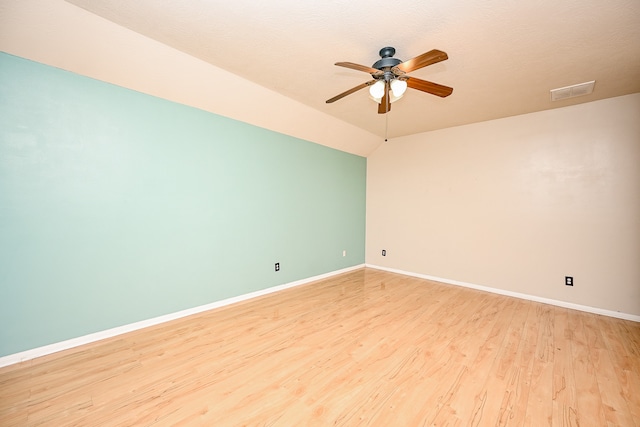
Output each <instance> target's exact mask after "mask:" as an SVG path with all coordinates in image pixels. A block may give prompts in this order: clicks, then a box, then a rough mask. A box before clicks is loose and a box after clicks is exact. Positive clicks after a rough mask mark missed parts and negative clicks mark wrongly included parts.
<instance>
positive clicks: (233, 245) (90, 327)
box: [0, 53, 366, 356]
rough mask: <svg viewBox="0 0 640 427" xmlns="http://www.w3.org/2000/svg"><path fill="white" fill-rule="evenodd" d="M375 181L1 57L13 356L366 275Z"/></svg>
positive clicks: (329, 152)
mask: <svg viewBox="0 0 640 427" xmlns="http://www.w3.org/2000/svg"><path fill="white" fill-rule="evenodd" d="M281 114H285V115H286V114H287V112H286V111H282V112H281ZM365 179H366V159H365V158H363V157H359V156H356V155H352V154H348V153H344V152H341V151H338V150H334V149H331V148H327V147H324V146H321V145H318V144H314V143H311V142H308V141H303V140H300V139H296V138H293V137H290V136H286V135H282V134H279V133H276V132H272V131H269V130H265V129H262V128H258V127H255V126H252V125H248V124H246V123H242V122H238V121H235V120H232V119H228V118H224V117H220V116H217V115H214V114H211V113H208V112H205V111H202V110H198V109H195V108H191V107H187V106H184V105H180V104H177V103H173V102H169V101H166V100H162V99H159V98H155V97H152V96H148V95H145V94H141V93H138V92H135V91H132V90H128V89H124V88H121V87H118V86H114V85H111V84H107V83H103V82H100V81H96V80H93V79H90V78H86V77H83V76H79V75H76V74H73V73H70V72H66V71H63V70H59V69H56V68H52V67H49V66H46V65H42V64H38V63H35V62H31V61H28V60H25V59H21V58H18V57H14V56H11V55H7V54H4V53H0V356H5V355H9V354H14V353H18V352H20V351H24V350H28V349H33V348H37V347H40V346H44V345H47V344H52V343H56V342H60V341H63V340H66V339H70V338H74V337H79V336H83V335H86V334H89V333H93V332H98V331H102V330H106V329H109V328H113V327H117V326H122V325H125V324H129V323H133V322H136V321H140V320H144V319H149V318H153V317H156V316H160V315H164V314H168V313H173V312H176V311H180V310H184V309H187V308H192V307H197V306H200V305H203V304H208V303H211V302H214V301H219V300H222V299H225V298H229V297H233V296H238V295H242V294H246V293H248V292H252V291H256V290H260V289H264V288H268V287H272V286H275V285H279V284H283V283H289V282H292V281H296V280H300V279H304V278H308V277H312V276H315V275H319V274H323V273H327V272H331V271H335V270H339V269H342V268H346V267H349V266H354V265H358V264H362V263H364V247H365V244H364V243H365ZM343 250H346V251H347V256H346V257H343V256H342V251H343ZM275 262H280V265H281V271H280V272H278V273H276V272H275V271H274V263H275Z"/></svg>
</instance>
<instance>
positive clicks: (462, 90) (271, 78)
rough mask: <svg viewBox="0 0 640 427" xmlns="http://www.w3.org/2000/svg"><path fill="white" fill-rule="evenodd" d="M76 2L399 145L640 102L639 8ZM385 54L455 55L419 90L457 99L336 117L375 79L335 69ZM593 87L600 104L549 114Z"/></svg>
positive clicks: (331, 0) (571, 0) (361, 107)
mask: <svg viewBox="0 0 640 427" xmlns="http://www.w3.org/2000/svg"><path fill="white" fill-rule="evenodd" d="M67 1H68V2H69V3H71V4H74V5H77V6H79V7H81V8H83V9H85V10H87V11H89V12H92V13H94V14H96V15H98V16H101V17H103V18H105V19H107V20H110V21H112V22H114V23H116V24H118V25H121V26H123V27H126V28H128V29H130V30H133V31H135V32H138V33H140V34H142V35H144V36H146V37H149V38H151V39H155V40H157V41H159V42H161V43H164V44H166V45H169V46H171V47H173V48H175V49H178V50H180V51H182V52H185V53H187V54H189V55H191V56H194V57H196V58H199V59H201V60H204V61H206V62H209V63H211V64H213V65H215V66H217V67H219V68H222V69H224V70H227V71H229V72H231V73H233V74H236V75H238V76H241V77H243V78H245V79H248V80H250V81H253V82H255V83H257V84H259V85H261V86H264V87H266V88H269V89H271V90H273V91H276V92H278V93H280V94H282V95H284V96H286V97H289V98H292V99H294V100H297V101H299V102H301V103H303V104H306V105H308V106H310V107H311V108H313V109H316V110H319V111H322V112H324V113H326V114H329V115H331V116H334V117H336V118H338V119H341V120H343V121H345V122H348V123H350V124H353V125H355V126H357V127H359V128H361V129H363V130H366V131H368V132H371V133H373V134H376V135H379V136H385V135H388V136H389V138H391V137H397V136H403V135H409V134H415V133H420V132H425V131H430V130H435V129H439V128H445V127H451V126H458V125H463V124H468V123H474V122H479V121H485V120H491V119H496V118H501V117H507V116H513V115H518V114H524V113H530V112H535V111H541V110H545V109H551V108H557V107H564V106H567V105H572V104H577V103H582V102H590V101H595V100H598V99H603V98H609V97H614V96H621V95H626V94H630V93H635V92H640V1H638V0H609V1H600V0H538V1H535V2H522V1H514V0H486V1H476V0H431V1H426V0H396V1H394V2H389V1H381V0H367V1H363V0H351V1H347V0H342V1H341V0H324V1H299V0H278V1H270V2H266V1H265V2H258V1H255V0H233V1H228V0H225V1H223V0H191V1H184V0H136V1H130V0H67ZM385 46H393V47H395V48H396V57H397V58H400V59H401V60H408V59H410V58H412V57H415V56H417V55H419V54H422V53H424V52H426V51H428V50H431V49H440V50H443V51H445V52H446V53H447V54H448V55H449V59H448V60H446V61H444V62H440V63H437V64H434V65H431V66H428V67H426V68H422V69H420V70H417V71H415V72H413V73H411V76H414V77H418V78H421V79H424V80H429V81H433V82H436V83H440V84H443V85H447V86H451V87H453V88H454V91H453V94H452V95H451V96H449V97H447V98H439V97H436V96H433V95H429V94H426V93H423V92H419V91H416V90H412V89H409V90H408V91H407V93H406V95H405V96H404V97H403V98H402V99H401V100H399V101H397V102H396V103H394V104H393V105H392V109H391V112H390V113H389V114H387V115H379V114H377V104H375V103H374V101H372V100H371V99H369V97H368V93H367V90H366V89H363V90H360V91H358V92H356V93H354V94H352V95H349V96H347V97H345V98H343V99H341V100H339V101H337V102H335V103H333V104H327V103H325V101H326V100H327V99H329V98H331V97H333V96H334V95H337V94H339V93H341V92H343V91H345V90H347V89H349V88H351V87H354V86H356V85H358V84H360V83H364V82H366V81H368V80H370V79H371V78H370V76H369V75H368V74H366V73H364V72H359V71H354V70H350V69H347V68H341V67H336V66H335V65H334V63H335V62H338V61H349V62H355V63H358V64H362V65H366V66H371V65H372V64H373V63H374V62H375V61H376V60H377V59H379V56H378V51H379V50H380V49H381V48H382V47H385ZM590 80H595V81H596V84H595V89H594V91H593V93H592V94H590V95H585V96H581V97H577V98H573V99H568V100H562V101H555V102H552V101H551V100H550V95H549V90H550V89H553V88H558V87H563V86H568V85H572V84H577V83H583V82H586V81H590ZM219 84H220V85H224V84H225V82H224V81H221V82H220V83H219Z"/></svg>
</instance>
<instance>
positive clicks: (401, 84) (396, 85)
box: [391, 79, 407, 98]
mask: <svg viewBox="0 0 640 427" xmlns="http://www.w3.org/2000/svg"><path fill="white" fill-rule="evenodd" d="M406 90H407V82H406V80H398V79H395V80H392V81H391V92H393V96H395V97H396V98H400V97H401V96H402V95H404V92H405V91H406Z"/></svg>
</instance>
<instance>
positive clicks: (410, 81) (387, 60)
mask: <svg viewBox="0 0 640 427" xmlns="http://www.w3.org/2000/svg"><path fill="white" fill-rule="evenodd" d="M395 54H396V50H395V49H394V48H392V47H383V48H382V49H380V58H381V59H379V60H378V61H376V63H375V64H373V66H371V67H367V66H365V65H359V64H354V63H353V62H336V65H337V66H339V67H346V68H351V69H352V70H357V71H364V72H366V73H369V74H371V77H373V80H370V81H368V82H366V83H362V84H360V85H358V86H356V87H353V88H351V89H349V90H347V91H344V92H342V93H341V94H339V95H336V96H334V97H333V98H331V99H328V100H327V104H330V103H332V102H335V101H337V100H339V99H342V98H344V97H345V96H347V95H351V94H352V93H354V92H357V91H359V90H360V89H363V88H365V87H369V94H370V95H371V97H372V98H373V99H374V100H375V101H376V102H378V114H386V113H388V112H389V111H390V110H391V103H392V102H394V101H395V100H397V99H400V97H402V95H404V92H405V90H406V89H407V87H410V88H411V89H417V90H421V91H422V92H427V93H430V94H432V95H436V96H440V97H442V98H444V97H446V96H449V95H451V93H452V92H453V88H450V87H448V86H443V85H440V84H437V83H432V82H429V81H426V80H422V79H418V78H415V77H410V76H407V73H410V72H411V71H415V70H418V69H420V68H423V67H426V66H427V65H431V64H435V63H437V62H441V61H444V60H445V59H447V58H449V57H448V56H447V54H446V53H445V52H443V51H441V50H438V49H433V50H430V51H429V52H426V53H423V54H422V55H419V56H416V57H415V58H413V59H410V60H408V61H404V62H402V61H401V60H399V59H398V58H394V57H393V55H395Z"/></svg>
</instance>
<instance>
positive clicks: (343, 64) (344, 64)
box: [336, 62, 384, 77]
mask: <svg viewBox="0 0 640 427" xmlns="http://www.w3.org/2000/svg"><path fill="white" fill-rule="evenodd" d="M336 65H337V66H338V67H345V68H351V69H352V70H356V71H364V72H365V73H369V74H371V75H372V76H374V77H378V76H381V75H383V74H384V71H380V70H378V69H377V68H371V67H367V66H365V65H360V64H354V63H353V62H336Z"/></svg>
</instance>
